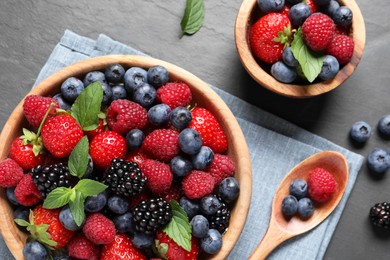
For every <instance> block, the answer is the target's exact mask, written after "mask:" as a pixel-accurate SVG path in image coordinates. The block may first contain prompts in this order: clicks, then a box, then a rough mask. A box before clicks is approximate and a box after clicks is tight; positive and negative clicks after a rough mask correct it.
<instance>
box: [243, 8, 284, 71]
mask: <svg viewBox="0 0 390 260" xmlns="http://www.w3.org/2000/svg"><path fill="white" fill-rule="evenodd" d="M280 32H281V33H282V34H284V35H283V36H282V37H281V36H280V35H279V33H280ZM290 38H291V23H290V20H289V19H288V16H286V15H284V14H280V13H269V14H266V15H264V16H263V17H261V18H260V19H259V20H258V21H257V22H256V23H254V24H253V25H252V27H251V28H250V31H249V42H250V46H251V49H252V51H253V54H254V55H255V56H256V57H257V58H259V59H260V60H262V61H264V62H267V63H269V64H272V63H275V62H276V61H278V60H281V59H282V54H283V49H284V46H285V44H287V43H289V41H290V40H291V39H290ZM275 39H280V40H275Z"/></svg>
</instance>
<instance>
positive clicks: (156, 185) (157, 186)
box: [140, 159, 173, 193]
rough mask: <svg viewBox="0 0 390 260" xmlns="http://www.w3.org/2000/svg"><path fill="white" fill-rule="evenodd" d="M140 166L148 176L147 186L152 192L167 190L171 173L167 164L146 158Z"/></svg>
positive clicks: (170, 182)
mask: <svg viewBox="0 0 390 260" xmlns="http://www.w3.org/2000/svg"><path fill="white" fill-rule="evenodd" d="M140 166H141V171H142V173H143V174H144V175H145V176H146V177H147V178H148V182H147V186H148V187H149V189H150V190H151V191H152V192H153V193H161V192H165V191H168V190H169V188H170V187H171V184H172V179H173V174H172V172H171V169H170V167H169V165H168V164H165V163H162V162H158V161H155V160H151V159H147V160H145V161H143V162H142V164H141V165H140Z"/></svg>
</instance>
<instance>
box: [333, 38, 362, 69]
mask: <svg viewBox="0 0 390 260" xmlns="http://www.w3.org/2000/svg"><path fill="white" fill-rule="evenodd" d="M354 48H355V43H354V41H353V39H352V38H351V37H349V36H347V35H340V34H339V35H335V36H334V37H333V39H332V41H331V42H330V44H329V46H328V47H327V48H326V53H327V54H329V55H332V56H334V57H335V58H336V59H337V61H338V62H339V64H340V66H341V65H344V64H347V63H348V62H349V61H350V60H351V58H352V55H353V49H354Z"/></svg>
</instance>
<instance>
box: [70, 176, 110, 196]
mask: <svg viewBox="0 0 390 260" xmlns="http://www.w3.org/2000/svg"><path fill="white" fill-rule="evenodd" d="M74 189H75V190H76V191H79V192H81V193H82V194H83V195H84V196H85V197H88V196H94V195H97V194H99V193H100V192H102V191H104V190H105V189H107V185H104V184H103V183H101V182H98V181H94V180H90V179H82V180H80V181H79V182H78V183H77V184H76V186H75V187H74Z"/></svg>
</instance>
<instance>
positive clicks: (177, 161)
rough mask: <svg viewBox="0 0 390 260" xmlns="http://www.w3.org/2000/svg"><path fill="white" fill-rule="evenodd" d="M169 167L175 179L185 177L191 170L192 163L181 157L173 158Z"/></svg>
mask: <svg viewBox="0 0 390 260" xmlns="http://www.w3.org/2000/svg"><path fill="white" fill-rule="evenodd" d="M169 166H170V167H171V171H172V173H173V174H174V175H175V176H177V177H184V176H187V175H188V173H189V172H190V171H191V170H192V168H193V167H192V163H191V162H190V161H189V160H187V159H186V158H185V157H183V156H181V155H178V156H175V157H173V158H172V160H171V162H170V163H169Z"/></svg>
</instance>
